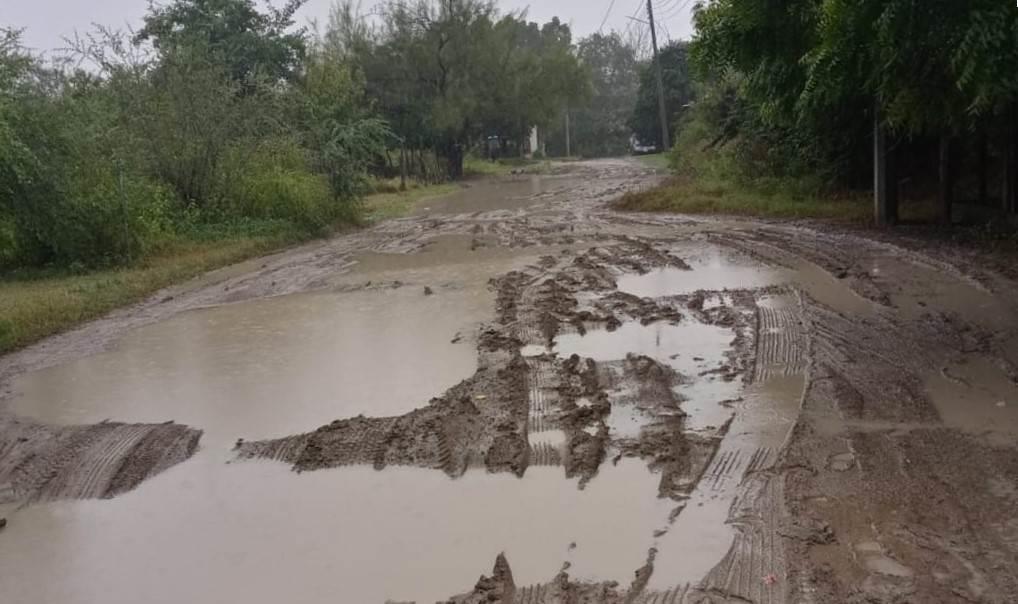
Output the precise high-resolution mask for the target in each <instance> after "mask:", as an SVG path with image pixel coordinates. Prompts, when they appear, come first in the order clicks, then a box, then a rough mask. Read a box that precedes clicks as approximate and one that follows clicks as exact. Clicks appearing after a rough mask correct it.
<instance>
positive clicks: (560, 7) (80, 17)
mask: <svg viewBox="0 0 1018 604" xmlns="http://www.w3.org/2000/svg"><path fill="white" fill-rule="evenodd" d="M332 1H333V0H309V2H308V3H307V6H305V7H304V8H303V9H302V10H301V13H300V16H299V20H300V21H304V20H306V19H311V18H318V19H320V20H322V21H324V20H325V18H326V17H327V15H328V13H329V7H330V6H331V5H332ZM694 2H695V0H654V7H655V8H654V12H655V17H656V18H657V19H658V22H659V24H660V25H659V28H660V30H661V33H660V38H661V39H663V40H668V39H670V38H671V39H678V38H689V37H690V35H691V33H692V25H691V23H690V12H691V10H692V6H693V4H694ZM373 4H374V1H373V0H363V6H364V7H365V8H366V9H367V8H370V7H371V6H372V5H373ZM498 4H499V7H500V8H501V9H502V10H503V11H509V10H520V9H529V11H528V18H529V20H531V21H537V22H540V23H543V22H545V21H548V20H550V19H551V18H552V17H556V16H557V17H558V18H559V19H560V20H562V21H564V22H567V23H569V24H570V25H572V27H573V35H574V37H575V38H580V37H582V36H585V35H587V34H590V33H593V32H595V31H597V30H598V28H599V27H600V25H601V22H602V20H603V19H604V17H605V14H606V13H607V14H608V20H607V22H606V24H605V26H604V29H605V31H609V30H611V29H616V30H619V31H623V30H625V29H627V28H629V27H633V26H634V23H633V22H632V21H630V20H629V19H627V17H628V16H631V15H636V16H637V17H638V18H640V19H646V1H645V0H615V1H614V6H613V8H612V10H611V11H610V12H608V7H609V5H611V4H613V2H612V0H498ZM147 7H148V0H0V26H2V27H15V28H23V29H24V30H25V33H24V37H23V42H24V43H25V45H26V46H28V47H30V48H32V49H33V50H36V51H39V52H44V51H50V50H53V49H57V48H62V47H63V46H64V44H63V38H64V37H69V36H72V35H73V34H74V32H75V31H86V30H88V29H90V27H91V24H92V23H100V24H103V25H108V26H112V27H115V28H124V27H125V26H126V25H132V26H137V24H138V23H139V22H140V21H141V18H142V16H144V14H145V12H146V9H147ZM635 25H636V26H638V27H642V26H640V25H639V24H635Z"/></svg>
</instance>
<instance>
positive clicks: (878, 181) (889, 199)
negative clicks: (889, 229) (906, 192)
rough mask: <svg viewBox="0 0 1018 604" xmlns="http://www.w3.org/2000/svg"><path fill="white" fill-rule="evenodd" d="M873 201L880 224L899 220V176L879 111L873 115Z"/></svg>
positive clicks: (889, 223) (888, 224) (892, 223)
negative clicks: (888, 146)
mask: <svg viewBox="0 0 1018 604" xmlns="http://www.w3.org/2000/svg"><path fill="white" fill-rule="evenodd" d="M873 201H874V213H875V218H876V221H877V224H878V225H880V226H892V225H894V224H896V223H897V222H898V177H897V174H896V173H895V166H894V157H893V152H892V151H890V150H889V149H888V148H887V132H886V131H885V130H884V128H883V126H882V125H881V124H880V114H879V112H876V113H874V116H873Z"/></svg>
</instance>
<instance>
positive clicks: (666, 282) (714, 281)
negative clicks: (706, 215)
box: [618, 246, 788, 298]
mask: <svg viewBox="0 0 1018 604" xmlns="http://www.w3.org/2000/svg"><path fill="white" fill-rule="evenodd" d="M680 255H682V256H683V257H686V260H687V262H688V264H689V266H690V267H691V268H692V270H683V269H678V268H658V269H654V270H651V271H650V272H649V273H646V274H644V275H637V274H633V273H630V274H626V275H622V276H621V277H619V279H618V288H619V291H623V292H626V293H629V294H633V295H634V296H640V297H641V298H661V297H664V296H678V295H684V294H692V293H694V292H697V291H700V290H704V291H721V290H725V289H755V288H758V287H765V286H768V285H775V284H777V283H782V282H785V281H788V274H787V271H782V270H779V269H774V268H768V267H764V266H761V265H759V264H755V263H750V262H744V261H741V260H739V259H738V258H737V257H735V256H733V255H732V254H729V253H725V252H723V251H722V250H721V248H718V247H716V246H706V248H704V249H701V250H700V251H699V253H697V254H695V255H692V256H689V257H687V256H686V255H685V254H680Z"/></svg>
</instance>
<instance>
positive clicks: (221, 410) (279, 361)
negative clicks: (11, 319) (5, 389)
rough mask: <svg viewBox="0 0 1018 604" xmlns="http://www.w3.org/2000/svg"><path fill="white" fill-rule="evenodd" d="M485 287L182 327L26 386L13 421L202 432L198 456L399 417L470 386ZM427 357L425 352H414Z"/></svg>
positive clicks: (163, 328)
mask: <svg viewBox="0 0 1018 604" xmlns="http://www.w3.org/2000/svg"><path fill="white" fill-rule="evenodd" d="M491 303H492V302H491V296H490V295H489V294H487V292H486V291H485V290H484V289H483V288H482V289H473V290H472V289H469V288H464V289H447V290H441V291H439V292H438V293H437V294H435V295H431V296H425V295H423V293H422V290H421V289H419V288H411V287H392V286H390V285H386V284H381V285H380V288H379V289H374V290H367V291H359V292H352V293H347V294H301V295H295V296H287V297H282V298H274V299H268V300H262V301H258V302H250V303H244V304H238V305H231V306H223V307H218V308H213V309H208V310H200V311H194V312H189V313H185V314H182V315H179V316H177V317H175V318H173V319H171V320H169V321H166V322H163V323H159V324H155V325H151V326H148V327H145V328H142V329H139V330H138V331H136V332H134V333H132V334H130V335H128V336H127V337H126V338H124V339H123V340H122V341H121V342H119V343H118V344H117V345H116V347H115V349H114V350H112V351H111V352H108V353H104V354H99V355H95V356H91V357H86V358H83V359H80V360H77V361H74V362H71V363H68V364H65V365H61V366H58V367H53V368H50V369H45V370H42V371H38V372H34V373H30V374H27V375H25V376H23V377H22V378H21V379H19V380H17V381H16V382H15V383H14V391H15V393H17V394H18V396H17V397H16V398H15V399H13V401H12V403H11V405H12V408H13V409H14V411H15V412H17V413H19V414H21V415H25V416H30V417H35V418H38V419H41V420H44V421H49V422H56V423H63V424H71V423H91V422H100V421H103V420H106V419H116V420H117V421H125V422H155V423H158V422H162V421H167V420H170V419H172V420H174V421H176V422H178V423H184V424H188V425H191V426H200V427H202V428H203V429H204V430H205V432H206V438H205V439H203V444H204V445H205V446H211V445H216V446H221V445H223V444H225V443H231V444H232V442H233V441H235V440H236V439H237V437H238V436H240V435H246V436H247V437H259V438H265V437H269V436H273V435H276V434H280V433H284V434H286V433H290V432H302V431H306V430H310V429H313V428H315V427H317V426H319V425H321V424H322V423H323V422H327V421H330V420H332V419H334V418H336V417H350V416H356V415H361V414H364V415H371V416H388V415H399V414H401V413H405V412H407V411H410V410H412V409H415V408H417V407H419V406H421V404H423V403H424V402H426V401H427V400H428V398H430V397H432V396H437V395H439V394H441V393H442V392H444V391H445V390H446V389H448V388H450V387H452V386H453V385H455V384H456V383H457V382H458V381H459V380H461V379H463V377H464V376H468V375H470V374H471V373H472V372H473V371H474V368H475V366H476V357H477V355H476V352H475V350H474V347H473V345H472V343H471V342H470V341H464V340H466V339H464V338H462V336H461V341H460V342H457V343H455V344H454V343H452V342H453V340H454V339H456V336H457V334H472V333H473V332H474V331H476V326H477V325H478V324H479V323H480V322H481V321H483V320H486V319H488V318H489V316H490V313H491ZM422 351H427V354H422Z"/></svg>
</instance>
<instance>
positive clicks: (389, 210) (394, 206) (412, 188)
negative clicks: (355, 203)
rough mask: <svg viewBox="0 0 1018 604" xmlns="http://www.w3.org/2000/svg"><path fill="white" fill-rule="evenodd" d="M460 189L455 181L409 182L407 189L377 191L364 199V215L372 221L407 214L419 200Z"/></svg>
mask: <svg viewBox="0 0 1018 604" xmlns="http://www.w3.org/2000/svg"><path fill="white" fill-rule="evenodd" d="M457 190H459V185H457V184H455V183H445V184H438V185H418V184H416V183H410V182H408V183H407V190H406V191H399V190H396V191H390V192H385V193H375V194H374V195H369V196H368V197H367V198H365V199H364V202H363V204H364V215H365V218H366V219H367V220H368V221H370V222H378V221H380V220H388V219H390V218H399V217H400V216H406V215H407V214H409V213H410V211H411V210H413V208H414V206H415V205H417V203H418V202H420V201H422V200H424V199H428V198H431V197H438V196H440V195H448V194H449V193H453V192H455V191H457Z"/></svg>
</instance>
